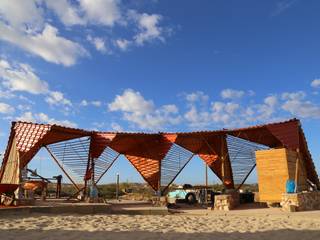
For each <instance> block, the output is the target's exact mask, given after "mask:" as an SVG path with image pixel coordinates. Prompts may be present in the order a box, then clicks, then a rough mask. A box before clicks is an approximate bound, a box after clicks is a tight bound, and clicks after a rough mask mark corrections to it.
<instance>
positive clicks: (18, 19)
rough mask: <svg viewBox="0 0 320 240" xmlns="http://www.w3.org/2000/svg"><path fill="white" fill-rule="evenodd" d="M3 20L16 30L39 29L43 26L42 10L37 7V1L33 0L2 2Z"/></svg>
mask: <svg viewBox="0 0 320 240" xmlns="http://www.w3.org/2000/svg"><path fill="white" fill-rule="evenodd" d="M1 18H2V19H3V20H4V21H6V22H7V23H8V24H9V25H11V26H13V27H14V28H16V29H19V30H23V31H25V30H30V29H31V30H33V29H38V28H40V27H41V26H42V24H43V17H42V9H41V8H40V7H39V6H38V5H37V1H33V0H32V1H30V0H26V1H20V0H1V1H0V19H1ZM2 34H3V33H2Z"/></svg>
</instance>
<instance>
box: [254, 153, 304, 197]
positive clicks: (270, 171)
mask: <svg viewBox="0 0 320 240" xmlns="http://www.w3.org/2000/svg"><path fill="white" fill-rule="evenodd" d="M297 155H298V154H297V153H296V152H294V151H291V150H288V149H285V148H281V149H271V150H260V151H256V162H257V174H258V185H259V198H260V202H281V196H282V193H285V192H286V182H287V180H288V179H291V180H295V172H296V161H297ZM299 162H300V164H299V177H298V179H299V184H298V190H300V191H301V190H305V189H306V188H307V183H306V171H305V169H304V165H303V159H300V161H299Z"/></svg>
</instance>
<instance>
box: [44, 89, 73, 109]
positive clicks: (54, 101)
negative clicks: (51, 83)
mask: <svg viewBox="0 0 320 240" xmlns="http://www.w3.org/2000/svg"><path fill="white" fill-rule="evenodd" d="M46 102H47V103H49V104H50V105H58V106H59V105H64V106H72V103H71V101H70V100H69V99H67V98H65V96H64V95H63V93H62V92H59V91H52V92H50V93H49V94H48V96H47V97H46Z"/></svg>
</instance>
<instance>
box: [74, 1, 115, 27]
mask: <svg viewBox="0 0 320 240" xmlns="http://www.w3.org/2000/svg"><path fill="white" fill-rule="evenodd" d="M79 2H80V7H81V9H82V11H84V15H85V16H84V17H85V19H86V20H87V21H88V22H91V23H94V24H102V25H105V26H111V27H112V26H113V25H114V24H115V23H117V22H119V21H121V11H120V8H119V2H120V1H118V0H95V1H93V0H79Z"/></svg>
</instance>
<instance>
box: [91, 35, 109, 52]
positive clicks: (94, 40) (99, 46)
mask: <svg viewBox="0 0 320 240" xmlns="http://www.w3.org/2000/svg"><path fill="white" fill-rule="evenodd" d="M87 40H88V41H89V42H90V43H91V44H92V45H93V46H94V47H95V48H96V50H97V51H99V52H102V53H106V52H108V49H107V47H106V44H105V40H104V39H103V38H99V37H91V36H90V35H88V36H87Z"/></svg>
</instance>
